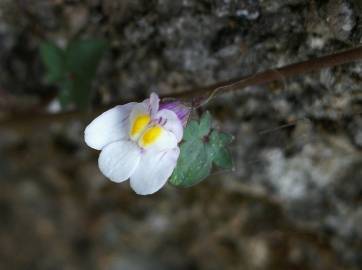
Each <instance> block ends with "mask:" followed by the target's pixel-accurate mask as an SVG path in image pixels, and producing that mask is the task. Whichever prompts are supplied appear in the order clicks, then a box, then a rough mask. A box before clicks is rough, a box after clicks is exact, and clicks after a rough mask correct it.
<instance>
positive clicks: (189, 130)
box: [183, 121, 199, 141]
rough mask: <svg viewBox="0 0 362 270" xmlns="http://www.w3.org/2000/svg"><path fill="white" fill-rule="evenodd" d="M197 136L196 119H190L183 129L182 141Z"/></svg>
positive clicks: (190, 139)
mask: <svg viewBox="0 0 362 270" xmlns="http://www.w3.org/2000/svg"><path fill="white" fill-rule="evenodd" d="M196 138H199V124H198V123H197V121H190V122H189V123H188V124H187V126H186V128H185V130H184V136H183V139H184V141H192V140H195V139H196Z"/></svg>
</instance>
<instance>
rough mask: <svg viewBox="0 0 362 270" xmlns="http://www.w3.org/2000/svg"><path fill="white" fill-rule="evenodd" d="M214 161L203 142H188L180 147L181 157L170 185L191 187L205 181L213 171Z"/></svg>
mask: <svg viewBox="0 0 362 270" xmlns="http://www.w3.org/2000/svg"><path fill="white" fill-rule="evenodd" d="M211 166H212V159H211V158H210V156H209V155H208V152H207V149H206V146H205V145H204V144H203V143H202V141H201V140H198V139H197V140H193V141H186V142H184V143H183V144H182V145H181V146H180V157H179V160H178V162H177V167H176V169H175V170H174V171H173V174H172V176H171V178H170V183H171V184H173V185H175V186H181V187H190V186H193V185H195V184H197V183H199V182H200V181H202V180H203V179H205V178H206V177H207V176H208V175H209V174H210V171H211Z"/></svg>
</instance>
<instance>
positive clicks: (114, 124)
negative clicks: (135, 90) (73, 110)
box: [84, 102, 137, 150]
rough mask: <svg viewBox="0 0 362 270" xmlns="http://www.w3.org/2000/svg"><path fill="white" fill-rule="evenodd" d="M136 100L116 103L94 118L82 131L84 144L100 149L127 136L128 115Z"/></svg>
mask: <svg viewBox="0 0 362 270" xmlns="http://www.w3.org/2000/svg"><path fill="white" fill-rule="evenodd" d="M136 104H137V103H136V102H131V103H127V104H125V105H118V106H116V107H114V108H112V109H110V110H108V111H106V112H104V113H102V114H101V115H100V116H98V117H97V118H96V119H94V120H93V121H92V122H91V123H90V124H89V125H88V126H87V127H86V129H85V131H84V140H85V142H86V144H87V145H88V146H90V147H92V148H94V149H97V150H101V149H102V148H103V147H104V146H106V145H107V144H109V143H111V142H115V141H118V140H122V139H124V138H126V137H128V130H129V120H128V118H129V115H130V112H131V110H132V108H133V107H134V105H136Z"/></svg>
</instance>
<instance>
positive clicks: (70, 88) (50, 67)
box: [40, 39, 107, 109]
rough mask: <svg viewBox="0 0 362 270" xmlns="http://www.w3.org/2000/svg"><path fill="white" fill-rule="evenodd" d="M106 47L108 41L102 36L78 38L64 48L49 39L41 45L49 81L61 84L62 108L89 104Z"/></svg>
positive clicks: (59, 96) (60, 97)
mask: <svg viewBox="0 0 362 270" xmlns="http://www.w3.org/2000/svg"><path fill="white" fill-rule="evenodd" d="M106 47H107V44H106V42H105V41H103V40H99V39H77V40H74V41H71V42H70V43H69V44H68V46H67V47H66V48H65V49H62V48H60V47H58V46H57V45H55V44H54V43H53V42H50V41H45V42H43V43H42V44H41V45H40V55H41V59H42V61H43V63H44V65H45V67H46V69H47V75H46V80H47V82H48V83H50V84H57V85H58V86H59V87H60V91H59V94H58V98H59V101H60V104H61V105H62V107H63V108H67V107H68V106H69V105H70V104H75V105H76V106H77V107H78V108H80V109H85V108H86V107H87V106H88V105H89V104H90V101H91V96H92V92H91V91H90V89H91V83H92V79H93V78H94V76H95V74H96V71H97V67H98V65H99V62H100V60H101V58H102V55H103V53H104V51H105V49H106Z"/></svg>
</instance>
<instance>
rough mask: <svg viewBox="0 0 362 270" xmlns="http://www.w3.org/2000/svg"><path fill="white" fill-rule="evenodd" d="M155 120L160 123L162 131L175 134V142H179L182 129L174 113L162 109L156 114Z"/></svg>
mask: <svg viewBox="0 0 362 270" xmlns="http://www.w3.org/2000/svg"><path fill="white" fill-rule="evenodd" d="M156 119H158V121H160V123H161V125H162V126H163V128H164V129H166V130H168V131H171V132H172V133H173V134H175V136H176V139H177V142H179V141H181V139H182V136H183V130H184V129H183V126H182V123H181V121H180V119H179V118H178V117H177V115H176V113H174V112H173V111H171V110H167V109H163V110H160V111H159V112H158V113H157V115H156Z"/></svg>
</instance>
